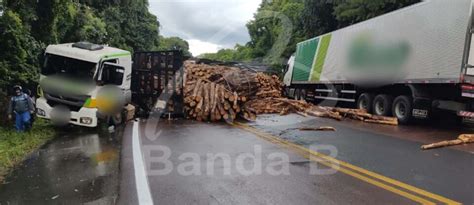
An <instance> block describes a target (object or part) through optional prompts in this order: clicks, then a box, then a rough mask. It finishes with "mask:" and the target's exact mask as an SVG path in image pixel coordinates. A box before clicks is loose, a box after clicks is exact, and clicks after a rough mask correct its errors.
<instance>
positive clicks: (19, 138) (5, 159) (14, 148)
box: [0, 119, 55, 181]
mask: <svg viewBox="0 0 474 205" xmlns="http://www.w3.org/2000/svg"><path fill="white" fill-rule="evenodd" d="M54 136H55V132H54V129H53V127H52V126H51V125H50V124H49V123H47V122H46V121H45V120H42V119H37V120H36V121H35V124H34V125H33V128H32V129H31V131H29V132H24V133H18V132H16V131H15V130H14V129H13V127H11V126H10V127H0V181H2V180H3V176H5V175H6V174H7V173H8V171H9V170H10V169H11V168H13V167H14V166H17V165H18V164H19V163H20V162H21V161H22V160H23V159H24V158H25V157H26V156H27V155H28V154H30V153H31V152H32V151H34V150H36V149H38V148H39V147H40V146H42V145H43V144H44V143H46V142H47V141H49V140H51V139H53V138H54Z"/></svg>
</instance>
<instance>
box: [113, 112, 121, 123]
mask: <svg viewBox="0 0 474 205" xmlns="http://www.w3.org/2000/svg"><path fill="white" fill-rule="evenodd" d="M112 122H113V124H114V125H116V126H118V125H120V124H122V123H123V115H122V113H119V114H116V115H114V116H112Z"/></svg>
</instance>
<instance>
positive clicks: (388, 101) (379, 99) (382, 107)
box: [373, 94, 393, 116]
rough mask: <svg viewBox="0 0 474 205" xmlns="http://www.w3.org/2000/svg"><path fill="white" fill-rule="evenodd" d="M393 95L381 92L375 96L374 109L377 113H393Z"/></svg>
mask: <svg viewBox="0 0 474 205" xmlns="http://www.w3.org/2000/svg"><path fill="white" fill-rule="evenodd" d="M392 103H393V97H392V96H390V95H385V94H380V95H377V96H375V98H374V104H373V111H374V114H375V115H381V116H390V115H391V114H392Z"/></svg>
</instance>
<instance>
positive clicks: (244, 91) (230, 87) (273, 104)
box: [184, 61, 398, 125]
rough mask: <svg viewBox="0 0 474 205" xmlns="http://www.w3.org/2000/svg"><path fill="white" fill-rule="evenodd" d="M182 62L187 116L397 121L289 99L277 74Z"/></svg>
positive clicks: (207, 119) (192, 117) (210, 119)
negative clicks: (280, 116) (295, 116)
mask: <svg viewBox="0 0 474 205" xmlns="http://www.w3.org/2000/svg"><path fill="white" fill-rule="evenodd" d="M184 66H185V68H186V69H185V88H184V104H185V111H186V113H187V117H188V118H190V119H196V120H198V121H219V120H222V119H224V120H226V121H229V120H230V121H233V120H234V119H235V118H236V117H237V116H238V115H240V116H241V117H242V118H244V119H246V120H249V121H254V120H255V119H256V115H258V114H272V113H274V114H280V115H286V114H289V113H297V114H300V115H304V116H315V117H325V118H332V119H336V120H342V119H343V118H350V119H355V120H360V121H363V122H368V123H379V124H387V125H398V121H397V119H396V118H393V117H382V116H375V115H372V114H369V113H367V112H366V111H365V110H360V109H347V108H332V107H323V106H317V105H313V104H311V103H308V102H306V101H304V100H292V99H287V98H284V97H283V95H282V91H283V84H282V83H281V81H280V80H279V79H278V76H275V75H273V76H269V75H266V74H264V73H257V72H253V71H249V70H243V69H240V68H236V67H228V66H220V65H207V64H194V63H191V62H189V61H187V62H185V63H184Z"/></svg>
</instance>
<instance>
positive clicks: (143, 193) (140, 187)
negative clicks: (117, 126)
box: [132, 122, 153, 205]
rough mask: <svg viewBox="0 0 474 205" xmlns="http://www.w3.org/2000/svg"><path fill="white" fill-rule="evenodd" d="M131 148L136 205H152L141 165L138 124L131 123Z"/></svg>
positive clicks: (145, 175) (144, 172)
mask: <svg viewBox="0 0 474 205" xmlns="http://www.w3.org/2000/svg"><path fill="white" fill-rule="evenodd" d="M132 137H133V139H132V148H133V167H134V169H135V185H136V186H137V197H138V204H140V205H145V204H146V205H148V204H153V199H152V198H151V193H150V186H149V185H148V178H147V174H146V168H145V164H144V163H143V161H144V160H143V153H142V150H141V147H142V146H141V143H140V134H139V132H138V122H133V135H132Z"/></svg>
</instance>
